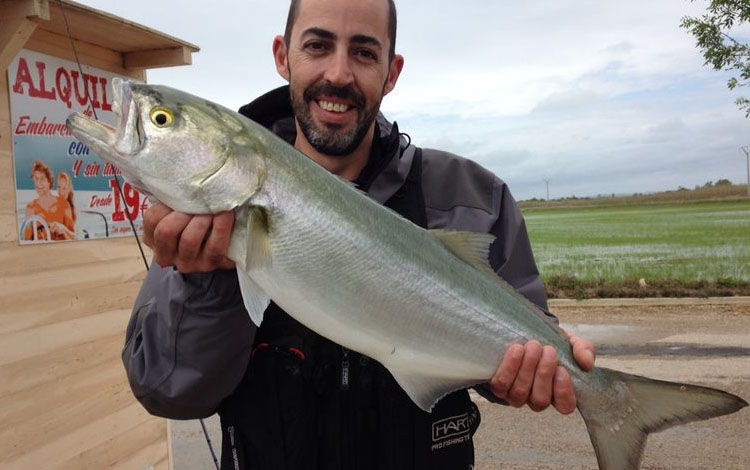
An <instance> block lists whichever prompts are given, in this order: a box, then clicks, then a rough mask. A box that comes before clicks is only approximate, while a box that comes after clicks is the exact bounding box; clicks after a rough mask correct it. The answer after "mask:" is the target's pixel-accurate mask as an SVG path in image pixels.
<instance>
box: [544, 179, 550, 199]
mask: <svg viewBox="0 0 750 470" xmlns="http://www.w3.org/2000/svg"><path fill="white" fill-rule="evenodd" d="M544 182H545V183H546V184H547V201H549V180H544Z"/></svg>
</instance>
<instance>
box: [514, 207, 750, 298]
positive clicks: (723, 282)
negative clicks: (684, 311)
mask: <svg viewBox="0 0 750 470" xmlns="http://www.w3.org/2000/svg"><path fill="white" fill-rule="evenodd" d="M523 211H524V217H525V219H526V224H527V227H528V230H529V237H530V239H531V243H532V247H533V249H534V254H535V257H536V260H537V265H538V267H539V270H540V272H541V273H542V278H543V279H544V280H545V282H546V283H547V284H548V290H549V294H550V296H551V297H560V296H563V297H578V298H582V297H613V296H636V297H639V296H673V295H680V296H683V295H697V296H707V295H750V199H748V198H744V199H743V198H736V199H735V198H729V199H725V200H697V201H688V202H684V201H683V202H679V203H677V202H642V201H639V200H631V201H630V202H627V203H620V204H611V203H610V204H596V203H591V201H589V204H586V205H583V204H572V205H563V204H557V205H552V206H547V207H540V206H538V205H537V206H532V207H529V206H528V205H527V206H526V208H525V209H524V210H523ZM641 279H642V280H643V281H641ZM644 283H645V286H644V285H643V284H644Z"/></svg>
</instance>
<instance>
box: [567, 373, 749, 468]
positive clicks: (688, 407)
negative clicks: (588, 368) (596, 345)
mask: <svg viewBox="0 0 750 470" xmlns="http://www.w3.org/2000/svg"><path fill="white" fill-rule="evenodd" d="M591 374H592V376H593V377H592V378H593V379H594V380H593V381H592V382H589V383H588V384H586V385H583V386H579V387H576V395H577V398H578V400H577V401H578V410H579V411H580V412H581V415H582V416H583V419H584V421H585V422H586V428H587V429H588V431H589V436H590V437H591V443H592V444H593V445H594V449H595V451H596V459H597V460H598V462H599V468H600V470H636V469H638V467H639V465H640V462H641V457H642V456H643V448H644V447H645V444H646V438H647V437H648V435H649V434H650V433H652V432H658V431H662V430H664V429H667V428H669V427H671V426H675V425H678V424H685V423H689V422H692V421H699V420H703V419H708V418H713V417H715V416H721V415H725V414H729V413H734V412H735V411H738V410H740V409H741V408H744V407H745V406H747V402H746V401H745V400H743V399H742V398H740V397H737V396H735V395H732V394H731V393H727V392H723V391H721V390H716V389H713V388H708V387H699V386H696V385H688V384H681V383H675V382H665V381H661V380H653V379H648V378H646V377H640V376H637V375H630V374H625V373H623V372H618V371H615V370H611V369H605V368H596V369H594V370H593V371H592V372H591Z"/></svg>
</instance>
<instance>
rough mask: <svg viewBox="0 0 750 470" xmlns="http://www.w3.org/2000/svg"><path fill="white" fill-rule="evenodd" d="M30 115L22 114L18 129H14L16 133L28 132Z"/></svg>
mask: <svg viewBox="0 0 750 470" xmlns="http://www.w3.org/2000/svg"><path fill="white" fill-rule="evenodd" d="M29 118H30V116H21V117H20V118H18V124H17V125H16V129H15V130H14V131H13V133H14V134H16V135H23V134H25V133H26V122H27V121H28V120H29Z"/></svg>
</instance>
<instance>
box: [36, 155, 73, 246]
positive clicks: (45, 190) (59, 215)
mask: <svg viewBox="0 0 750 470" xmlns="http://www.w3.org/2000/svg"><path fill="white" fill-rule="evenodd" d="M68 179H69V178H68ZM31 180H32V181H33V182H34V189H35V190H36V192H37V194H38V197H37V198H36V199H34V200H33V201H31V202H30V203H28V204H27V205H26V219H31V218H33V217H34V216H36V217H40V218H41V219H43V220H44V222H45V223H46V225H47V227H48V228H46V227H45V226H44V224H36V225H34V226H35V227H36V231H37V234H36V236H34V229H33V228H32V225H27V227H26V230H24V238H25V239H26V240H46V239H48V238H51V239H52V240H74V239H75V238H76V234H75V220H74V218H73V209H72V208H71V206H70V203H69V202H68V199H67V196H66V197H60V196H59V195H58V196H54V195H53V194H52V185H53V183H54V179H53V176H52V170H50V168H49V165H47V164H46V163H44V162H43V161H42V160H40V159H36V160H34V163H32V165H31ZM58 186H59V183H58ZM69 186H70V197H72V189H73V188H72V184H71V185H69Z"/></svg>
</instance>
